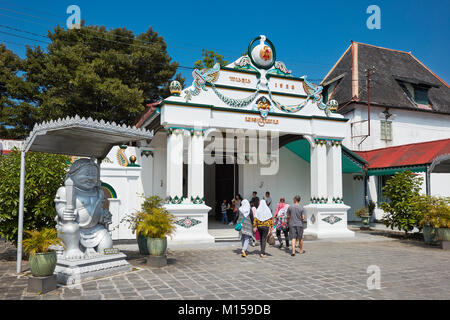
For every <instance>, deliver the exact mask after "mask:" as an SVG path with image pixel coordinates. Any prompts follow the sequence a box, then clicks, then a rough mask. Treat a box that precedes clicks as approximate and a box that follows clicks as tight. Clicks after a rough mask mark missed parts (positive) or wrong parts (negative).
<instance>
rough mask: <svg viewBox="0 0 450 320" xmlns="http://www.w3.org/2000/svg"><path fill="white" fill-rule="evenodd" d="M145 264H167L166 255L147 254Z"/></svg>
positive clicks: (162, 265) (153, 265)
mask: <svg viewBox="0 0 450 320" xmlns="http://www.w3.org/2000/svg"><path fill="white" fill-rule="evenodd" d="M147 265H148V266H150V267H155V268H161V267H165V266H167V256H166V255H163V256H151V255H150V256H148V257H147Z"/></svg>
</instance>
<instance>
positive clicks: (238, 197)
mask: <svg viewBox="0 0 450 320" xmlns="http://www.w3.org/2000/svg"><path fill="white" fill-rule="evenodd" d="M241 204H242V197H241V195H240V194H239V193H238V194H236V196H235V197H234V210H233V212H234V221H233V222H234V224H236V223H237V220H238V218H239V208H240V207H241Z"/></svg>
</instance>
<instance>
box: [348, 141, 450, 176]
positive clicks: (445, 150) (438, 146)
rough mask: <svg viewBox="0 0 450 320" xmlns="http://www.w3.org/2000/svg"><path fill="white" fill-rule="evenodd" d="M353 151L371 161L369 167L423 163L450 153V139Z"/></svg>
mask: <svg viewBox="0 0 450 320" xmlns="http://www.w3.org/2000/svg"><path fill="white" fill-rule="evenodd" d="M353 152H355V153H356V154H357V155H359V156H360V157H362V158H363V159H364V160H366V161H367V162H368V163H369V169H374V168H388V167H400V166H411V165H423V164H429V163H432V162H433V160H434V159H435V158H437V157H439V156H441V155H443V154H450V139H445V140H437V141H429V142H420V143H412V144H405V145H401V146H396V147H388V148H383V149H376V150H371V151H353Z"/></svg>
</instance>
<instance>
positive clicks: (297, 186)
mask: <svg viewBox="0 0 450 320" xmlns="http://www.w3.org/2000/svg"><path fill="white" fill-rule="evenodd" d="M279 158H280V164H279V169H278V173H277V174H276V175H270V176H262V175H261V174H260V166H259V165H250V164H248V165H241V166H240V168H239V170H241V171H242V172H243V174H242V177H243V181H242V183H243V190H239V191H240V193H241V194H242V196H243V197H244V198H246V199H251V197H252V191H254V190H255V191H257V192H258V197H259V198H260V199H262V198H263V197H264V195H265V192H266V191H269V192H270V196H271V198H272V201H273V209H275V208H276V204H277V203H278V201H279V200H280V197H282V196H284V197H285V199H286V202H287V203H289V204H291V203H293V201H292V199H293V198H294V196H295V195H297V194H298V195H300V196H301V198H302V200H301V204H303V205H306V204H308V203H309V202H310V198H311V196H310V195H311V188H310V167H309V163H308V162H306V161H305V160H303V159H302V158H300V157H299V156H297V155H296V154H294V153H293V152H291V151H289V150H288V149H286V148H284V147H283V148H281V149H280V157H279ZM261 182H262V184H263V185H262V187H260V185H261Z"/></svg>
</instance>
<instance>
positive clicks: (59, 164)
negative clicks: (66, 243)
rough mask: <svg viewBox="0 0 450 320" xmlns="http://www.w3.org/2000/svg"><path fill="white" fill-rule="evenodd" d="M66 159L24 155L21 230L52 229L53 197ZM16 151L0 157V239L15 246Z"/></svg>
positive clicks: (17, 173)
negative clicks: (11, 242)
mask: <svg viewBox="0 0 450 320" xmlns="http://www.w3.org/2000/svg"><path fill="white" fill-rule="evenodd" d="M69 161H70V159H69V158H68V157H66V156H62V155H54V154H46V153H39V152H28V153H27V155H26V167H25V195H24V220H23V226H24V227H23V228H24V230H34V229H37V230H41V229H43V228H47V227H48V228H52V227H55V224H56V222H55V216H56V210H55V203H54V198H55V194H56V191H57V190H58V188H59V187H60V186H61V185H63V183H64V178H65V175H66V170H67V168H68V167H69ZM19 187H20V151H18V150H17V149H15V150H13V151H12V152H11V153H10V154H8V155H5V156H0V237H3V238H5V240H7V241H13V242H14V243H15V244H16V243H17V221H18V215H19Z"/></svg>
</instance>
